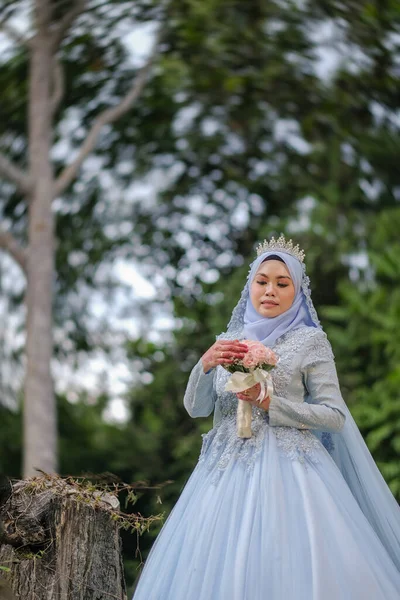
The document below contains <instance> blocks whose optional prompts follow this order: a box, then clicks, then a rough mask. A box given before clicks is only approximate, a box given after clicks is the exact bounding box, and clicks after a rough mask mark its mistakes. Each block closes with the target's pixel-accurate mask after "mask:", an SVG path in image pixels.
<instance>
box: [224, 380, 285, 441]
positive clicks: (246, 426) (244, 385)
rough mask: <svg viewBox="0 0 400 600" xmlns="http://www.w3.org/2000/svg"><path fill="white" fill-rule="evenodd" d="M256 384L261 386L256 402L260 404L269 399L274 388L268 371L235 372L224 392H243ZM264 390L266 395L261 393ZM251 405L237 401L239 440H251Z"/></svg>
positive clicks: (244, 401) (243, 401)
mask: <svg viewBox="0 0 400 600" xmlns="http://www.w3.org/2000/svg"><path fill="white" fill-rule="evenodd" d="M257 383H259V384H260V386H261V393H260V395H259V396H258V398H257V400H258V401H259V402H260V404H261V402H262V401H263V399H264V398H265V397H267V396H269V397H270V398H271V397H272V394H273V392H274V387H273V385H272V377H271V374H270V373H268V371H264V370H263V369H254V371H252V372H251V373H241V372H240V371H235V373H233V375H232V376H231V377H230V378H229V379H228V381H227V383H226V385H225V391H227V392H235V393H238V392H243V391H244V390H247V389H249V388H251V387H253V386H255V385H257ZM265 390H266V392H267V393H266V395H265V393H263V391H264V392H265ZM251 416H252V411H251V404H250V402H247V401H246V400H239V399H238V408H237V419H236V421H237V434H238V437H240V438H251V437H252V432H251Z"/></svg>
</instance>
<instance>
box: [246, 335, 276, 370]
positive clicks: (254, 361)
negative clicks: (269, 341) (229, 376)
mask: <svg viewBox="0 0 400 600" xmlns="http://www.w3.org/2000/svg"><path fill="white" fill-rule="evenodd" d="M244 343H245V344H246V345H247V347H248V351H247V352H246V354H245V356H244V358H243V359H242V361H241V362H242V363H243V366H244V367H246V368H248V369H253V368H255V367H257V366H258V365H261V364H268V365H272V366H275V365H276V363H277V362H278V358H277V356H276V354H275V353H274V352H273V351H272V350H271V348H267V347H266V346H264V344H263V343H262V342H257V341H254V340H244Z"/></svg>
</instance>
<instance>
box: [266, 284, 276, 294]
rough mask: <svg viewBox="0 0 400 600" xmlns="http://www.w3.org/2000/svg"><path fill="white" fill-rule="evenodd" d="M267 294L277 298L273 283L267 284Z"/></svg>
mask: <svg viewBox="0 0 400 600" xmlns="http://www.w3.org/2000/svg"><path fill="white" fill-rule="evenodd" d="M265 293H266V295H267V296H275V289H274V286H273V285H272V283H267V285H266V286H265Z"/></svg>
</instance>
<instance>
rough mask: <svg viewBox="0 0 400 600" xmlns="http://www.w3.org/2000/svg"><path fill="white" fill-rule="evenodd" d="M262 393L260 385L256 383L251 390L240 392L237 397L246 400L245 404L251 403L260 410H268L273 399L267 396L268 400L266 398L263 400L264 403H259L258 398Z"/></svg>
mask: <svg viewBox="0 0 400 600" xmlns="http://www.w3.org/2000/svg"><path fill="white" fill-rule="evenodd" d="M260 392H261V386H260V384H259V383H256V385H254V386H253V387H251V388H249V389H248V390H244V392H240V393H238V394H236V396H237V397H238V398H239V400H244V401H245V402H250V404H252V405H253V406H258V408H263V409H264V410H268V409H269V403H270V402H271V399H270V397H269V396H267V397H266V398H264V399H263V400H262V402H258V401H257V398H258V396H259V395H260Z"/></svg>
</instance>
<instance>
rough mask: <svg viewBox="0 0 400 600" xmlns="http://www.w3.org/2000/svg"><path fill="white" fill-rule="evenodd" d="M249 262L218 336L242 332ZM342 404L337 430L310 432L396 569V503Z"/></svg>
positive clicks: (306, 288)
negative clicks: (237, 297)
mask: <svg viewBox="0 0 400 600" xmlns="http://www.w3.org/2000/svg"><path fill="white" fill-rule="evenodd" d="M257 260H258V259H257ZM253 264H254V263H253ZM252 266H253V265H251V266H250V271H249V275H248V278H247V281H246V285H245V287H244V288H243V291H242V293H241V296H240V300H239V302H238V303H237V305H236V306H235V308H234V309H233V312H232V316H231V319H230V321H229V323H228V327H227V330H226V332H224V333H222V334H221V335H219V336H218V339H236V338H240V337H242V335H243V333H242V332H243V324H244V323H243V321H244V314H245V310H246V304H247V300H248V298H249V285H250V282H249V277H250V273H251V268H252ZM302 267H303V278H302V285H301V287H302V291H303V293H304V296H305V300H306V303H307V307H308V309H309V313H310V315H311V319H312V321H313V323H314V325H315V326H316V327H319V328H321V325H320V322H319V320H318V315H317V312H316V310H315V307H314V305H313V302H312V299H311V291H310V280H309V278H308V277H307V274H306V269H305V265H304V263H303V264H302ZM343 404H344V407H343V408H344V410H345V412H346V422H345V425H344V427H343V429H342V430H341V431H340V432H338V433H328V432H324V431H318V430H317V431H316V430H314V431H313V433H314V434H315V435H316V437H318V439H319V440H320V441H321V442H322V444H323V445H324V446H325V448H326V449H327V450H328V452H329V453H330V455H331V456H332V458H333V460H334V461H335V463H336V465H337V467H338V468H339V470H340V471H341V473H342V475H343V477H344V479H345V481H346V483H347V485H348V487H349V488H350V490H351V492H352V494H353V496H354V498H355V499H356V501H357V502H358V504H359V506H360V508H361V510H362V512H363V513H364V515H365V517H366V518H367V519H368V521H369V523H370V524H371V526H372V528H373V529H374V531H375V533H376V534H377V535H378V537H379V539H380V540H381V542H382V544H383V546H384V547H385V549H386V551H387V553H388V554H389V556H390V557H391V559H392V560H393V562H394V564H395V565H396V567H397V568H398V569H399V571H400V507H399V505H398V503H397V502H396V499H395V498H394V496H393V495H392V493H391V491H390V489H389V487H388V485H387V484H386V482H385V480H384V479H383V477H382V475H381V473H380V471H379V469H378V467H377V465H376V464H375V461H374V459H373V458H372V455H371V453H370V452H369V450H368V447H367V445H366V443H365V442H364V440H363V438H362V436H361V433H360V431H359V429H358V427H357V425H356V422H355V421H354V419H353V417H352V415H351V413H350V410H349V409H348V407H347V406H346V404H345V403H344V402H343Z"/></svg>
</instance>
